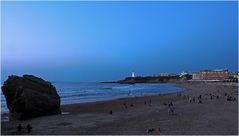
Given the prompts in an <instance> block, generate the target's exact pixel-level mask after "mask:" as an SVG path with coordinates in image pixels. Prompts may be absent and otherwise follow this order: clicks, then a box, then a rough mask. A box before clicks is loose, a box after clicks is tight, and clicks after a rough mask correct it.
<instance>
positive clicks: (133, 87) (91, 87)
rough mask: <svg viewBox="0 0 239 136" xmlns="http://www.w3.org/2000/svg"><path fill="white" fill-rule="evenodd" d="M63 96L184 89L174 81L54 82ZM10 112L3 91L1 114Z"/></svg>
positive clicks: (90, 98) (87, 98)
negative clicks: (138, 82) (121, 82)
mask: <svg viewBox="0 0 239 136" xmlns="http://www.w3.org/2000/svg"><path fill="white" fill-rule="evenodd" d="M52 84H53V85H54V86H55V87H56V90H57V92H58V94H59V95H60V97H61V105H66V104H74V103H87V102H96V101H105V100H113V99H118V98H127V97H139V96H147V95H155V94H167V93H174V92H180V91H183V89H182V88H179V87H177V86H176V85H175V84H173V83H140V84H118V83H63V82H61V83H60V82H54V83H52ZM6 112H8V108H7V105H6V100H5V97H4V95H3V94H2V91H1V114H2V113H6Z"/></svg>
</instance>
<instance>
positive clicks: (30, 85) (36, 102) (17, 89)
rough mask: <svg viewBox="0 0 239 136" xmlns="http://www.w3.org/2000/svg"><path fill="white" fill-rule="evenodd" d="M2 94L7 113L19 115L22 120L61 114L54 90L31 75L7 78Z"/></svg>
mask: <svg viewBox="0 0 239 136" xmlns="http://www.w3.org/2000/svg"><path fill="white" fill-rule="evenodd" d="M2 92H3V94H4V95H5V98H6V101H7V107H8V109H9V111H10V112H17V113H20V114H21V116H22V117H24V118H25V117H36V116H43V115H49V114H59V113H61V111H60V97H59V95H58V94H57V92H56V88H55V87H54V86H53V85H52V84H51V83H50V82H48V81H44V80H43V79H41V78H38V77H35V76H33V75H23V77H19V76H14V75H12V76H9V77H8V79H7V81H5V82H4V84H3V86H2Z"/></svg>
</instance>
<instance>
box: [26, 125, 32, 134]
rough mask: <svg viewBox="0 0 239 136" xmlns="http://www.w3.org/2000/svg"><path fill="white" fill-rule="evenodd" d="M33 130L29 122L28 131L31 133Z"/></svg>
mask: <svg viewBox="0 0 239 136" xmlns="http://www.w3.org/2000/svg"><path fill="white" fill-rule="evenodd" d="M31 131H32V127H31V125H30V124H27V133H30V132H31Z"/></svg>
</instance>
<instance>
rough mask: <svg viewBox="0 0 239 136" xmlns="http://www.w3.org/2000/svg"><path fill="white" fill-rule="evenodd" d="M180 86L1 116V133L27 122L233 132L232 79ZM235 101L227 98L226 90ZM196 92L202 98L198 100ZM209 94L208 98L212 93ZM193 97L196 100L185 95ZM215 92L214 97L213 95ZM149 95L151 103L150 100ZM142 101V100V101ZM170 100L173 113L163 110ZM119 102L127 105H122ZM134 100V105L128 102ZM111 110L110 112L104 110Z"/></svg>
mask: <svg viewBox="0 0 239 136" xmlns="http://www.w3.org/2000/svg"><path fill="white" fill-rule="evenodd" d="M177 86H179V87H183V88H185V91H183V92H181V93H174V94H165V95H155V96H146V97H137V98H124V99H118V100H111V101H103V102H93V103H85V104H71V105H64V106H62V107H61V110H62V112H63V114H61V115H52V116H44V117H38V118H34V119H28V120H21V121H20V120H14V119H10V120H9V121H7V122H1V133H2V134H27V133H26V132H25V130H24V132H22V133H18V132H17V129H16V127H17V125H18V124H19V123H21V124H22V125H23V126H24V127H25V126H26V125H27V124H28V123H29V124H31V125H32V127H33V129H32V132H31V133H30V134H39V135H40V134H41V135H46V134H89V135H91V134H103V135H111V134H113V135H114V134H118V135H122V134H123V135H131V134H135V135H145V134H147V132H146V130H147V129H157V128H160V131H153V132H149V133H148V134H162V135H178V134H181V135H185V134H192V135H203V134H207V135H210V134H214V135H238V87H237V85H236V84H231V83H200V82H187V83H177ZM225 93H226V95H230V96H232V97H233V98H234V97H235V98H236V101H227V96H225ZM199 95H201V96H202V103H198V97H199ZM211 96H213V97H212V99H211ZM190 97H191V98H193V97H195V98H196V100H195V103H194V102H193V101H192V102H191V103H190V102H189V98H190ZM217 97H218V98H217ZM150 100H151V102H152V103H151V105H150V104H149V101H150ZM145 102H146V104H145ZM169 102H172V103H173V107H174V113H173V115H169V114H168V105H165V103H166V104H168V103H169ZM124 104H126V105H127V108H125V106H124ZM131 104H133V106H130V105H131ZM110 110H112V113H113V114H112V115H111V114H109V111H110Z"/></svg>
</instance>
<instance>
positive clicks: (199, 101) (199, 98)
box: [198, 95, 202, 104]
mask: <svg viewBox="0 0 239 136" xmlns="http://www.w3.org/2000/svg"><path fill="white" fill-rule="evenodd" d="M199 103H202V96H201V95H200V96H199V97H198V104H199Z"/></svg>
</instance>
